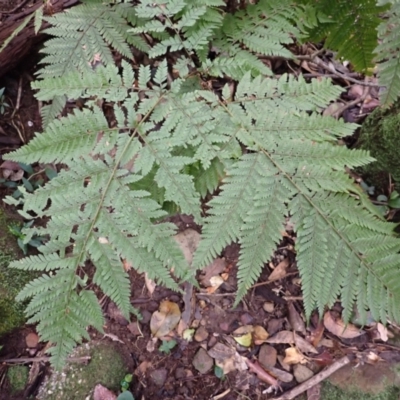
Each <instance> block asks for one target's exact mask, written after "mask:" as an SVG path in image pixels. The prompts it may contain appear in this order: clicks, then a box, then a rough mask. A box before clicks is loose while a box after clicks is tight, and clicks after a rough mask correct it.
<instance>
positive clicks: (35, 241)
mask: <svg viewBox="0 0 400 400" xmlns="http://www.w3.org/2000/svg"><path fill="white" fill-rule="evenodd" d="M32 224H33V221H29V222H25V223H24V224H23V225H22V226H21V225H18V224H10V225H8V230H9V231H10V233H11V234H12V235H14V236H15V237H16V238H17V243H18V247H19V248H20V249H21V250H22V251H23V252H24V254H27V252H28V246H32V247H39V246H41V245H42V244H43V242H44V241H45V238H44V237H43V236H37V235H33V237H32V238H31V240H29V242H27V243H24V242H25V238H26V235H25V234H24V233H23V232H22V231H23V229H25V228H30V227H31V226H32Z"/></svg>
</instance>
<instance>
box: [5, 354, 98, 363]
mask: <svg viewBox="0 0 400 400" xmlns="http://www.w3.org/2000/svg"><path fill="white" fill-rule="evenodd" d="M90 359H91V357H90V356H84V357H71V358H68V361H72V362H86V361H89V360H90ZM40 361H45V362H47V361H50V357H46V356H43V357H20V358H9V359H6V360H0V363H5V364H26V363H31V362H40Z"/></svg>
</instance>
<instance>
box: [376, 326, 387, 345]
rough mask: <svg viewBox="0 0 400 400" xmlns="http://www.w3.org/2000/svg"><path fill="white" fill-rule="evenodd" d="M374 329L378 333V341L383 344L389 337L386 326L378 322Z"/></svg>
mask: <svg viewBox="0 0 400 400" xmlns="http://www.w3.org/2000/svg"><path fill="white" fill-rule="evenodd" d="M376 329H377V331H378V332H379V336H380V339H381V340H382V341H384V342H387V341H388V339H389V337H388V330H387V328H386V326H384V325H382V324H381V323H380V322H378V323H377V324H376Z"/></svg>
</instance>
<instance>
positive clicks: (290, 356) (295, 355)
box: [283, 347, 307, 365]
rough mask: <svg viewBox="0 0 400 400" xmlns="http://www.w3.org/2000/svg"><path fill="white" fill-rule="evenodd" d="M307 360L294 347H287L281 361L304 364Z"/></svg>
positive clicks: (290, 363)
mask: <svg viewBox="0 0 400 400" xmlns="http://www.w3.org/2000/svg"><path fill="white" fill-rule="evenodd" d="M305 362H307V360H306V359H305V357H304V356H303V354H301V353H300V352H299V351H298V350H297V349H296V347H289V348H288V349H286V350H285V358H284V359H283V363H285V364H289V365H294V364H304V363H305Z"/></svg>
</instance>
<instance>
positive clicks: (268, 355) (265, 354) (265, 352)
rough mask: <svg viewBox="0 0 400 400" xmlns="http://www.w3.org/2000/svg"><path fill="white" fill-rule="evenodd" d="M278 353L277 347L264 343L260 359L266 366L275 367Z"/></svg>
mask: <svg viewBox="0 0 400 400" xmlns="http://www.w3.org/2000/svg"><path fill="white" fill-rule="evenodd" d="M277 355H278V353H277V351H276V349H275V348H274V347H272V346H269V345H268V344H263V345H262V346H261V348H260V353H259V355H258V361H259V362H260V364H262V365H263V366H264V367H273V366H274V365H275V364H276V357H277Z"/></svg>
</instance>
